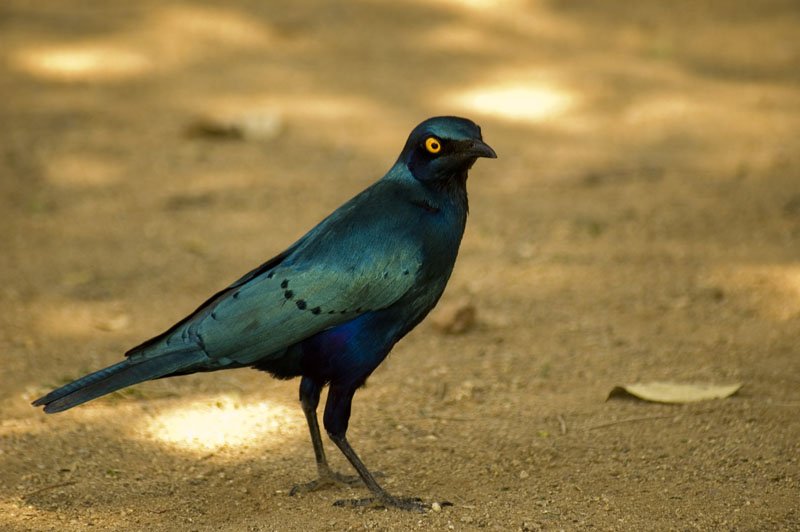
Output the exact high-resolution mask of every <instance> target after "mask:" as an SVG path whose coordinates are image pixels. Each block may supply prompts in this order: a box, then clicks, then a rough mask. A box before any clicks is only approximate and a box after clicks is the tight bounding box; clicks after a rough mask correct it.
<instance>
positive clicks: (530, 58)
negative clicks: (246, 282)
mask: <svg viewBox="0 0 800 532" xmlns="http://www.w3.org/2000/svg"><path fill="white" fill-rule="evenodd" d="M798 30H800V8H798V4H797V2H796V1H794V0H786V1H779V0H776V1H762V2H757V3H756V2H748V1H744V0H741V1H739V0H736V1H724V2H723V1H719V2H694V1H688V0H685V1H677V2H661V1H656V0H651V1H642V2H616V3H609V2H600V1H597V2H572V1H566V0H561V1H549V2H547V1H523V0H518V1H513V0H508V1H498V2H493V1H490V0H471V1H466V0H464V1H458V0H435V1H429V2H421V1H406V2H392V3H389V2H377V1H358V2H352V3H348V4H347V5H337V4H334V3H327V2H322V1H314V0H312V1H310V2H255V1H241V2H155V1H142V2H134V3H131V2H105V1H102V2H100V1H93V0H90V1H67V0H59V1H57V2H56V1H50V2H35V3H32V2H25V1H21V0H4V1H3V2H2V4H0V56H1V57H2V66H1V67H0V68H2V74H1V75H0V102H1V103H0V123H1V124H2V127H0V248H1V250H2V253H0V299H1V300H2V303H3V309H4V312H2V313H0V353H2V355H0V356H1V357H2V366H1V367H0V387H1V389H2V391H3V393H2V396H1V397H0V417H1V418H2V419H1V420H0V528H1V529H3V530H9V531H16V530H59V531H61V530H86V529H89V530H91V529H96V530H199V531H205V530H209V531H210V530H215V531H216V530H233V531H238V530H362V529H370V530H371V529H376V530H408V529H417V528H419V529H435V530H444V529H455V530H471V529H479V528H481V529H488V530H539V529H547V530H559V529H565V530H576V529H578V530H585V529H602V530H665V529H676V530H798V529H800V464H798V457H799V456H800V358H799V355H800V353H799V352H798V331H799V328H800V141H799V140H798V138H799V137H798V132H800V91H798V85H799V84H800V40H798V39H797V34H798ZM444 113H457V114H461V115H465V116H469V117H471V118H473V119H475V120H476V121H478V122H479V123H480V124H481V125H482V126H483V131H484V136H485V138H486V139H487V141H488V142H489V143H490V144H492V145H493V146H494V147H495V148H496V150H497V152H498V154H499V155H500V158H499V159H497V160H496V161H480V162H479V163H478V164H477V165H476V167H475V169H474V171H473V172H472V175H471V178H470V183H469V185H470V194H471V217H470V221H469V223H468V227H467V234H466V237H465V240H464V243H463V247H462V252H461V256H460V258H459V262H458V264H457V266H456V271H455V274H454V277H453V279H452V281H451V283H450V286H449V288H448V291H447V292H446V294H445V297H444V300H443V302H442V304H443V305H459V304H462V303H463V302H468V304H471V305H473V306H474V307H475V309H476V311H477V323H476V324H474V326H473V327H471V328H469V330H467V331H466V332H464V333H463V334H460V335H448V334H443V333H442V332H440V331H439V330H438V329H437V328H436V327H435V326H433V325H432V324H431V323H427V322H426V323H424V324H422V325H421V326H420V327H419V328H418V329H417V330H416V331H414V332H413V333H412V334H411V335H409V337H408V338H407V339H405V340H404V341H403V342H401V343H400V344H399V345H398V346H397V348H396V349H395V351H394V353H393V354H392V355H391V356H390V357H389V359H388V360H387V361H386V362H385V363H384V364H383V366H382V367H380V368H379V370H378V371H377V372H376V373H375V374H374V375H373V377H372V378H371V380H370V381H369V383H368V386H367V387H366V388H365V389H363V390H361V391H360V392H359V393H358V394H357V395H356V400H355V403H354V409H353V418H352V422H351V430H350V439H351V441H352V442H353V444H354V446H355V448H356V449H357V450H359V451H360V453H361V454H362V456H363V458H364V459H365V461H366V463H367V464H368V465H370V466H371V467H372V468H374V469H376V470H381V471H383V472H385V474H386V476H385V477H384V480H383V481H384V483H385V484H386V487H387V489H389V490H390V491H392V492H393V493H396V494H398V495H416V496H420V497H423V498H424V499H426V500H429V501H434V500H435V501H443V500H447V501H451V502H453V503H454V506H452V507H445V508H444V509H442V511H441V512H432V513H429V514H425V515H419V514H408V513H403V512H398V511H387V510H381V509H361V510H352V509H341V508H335V507H333V506H332V503H333V501H335V500H337V499H340V498H351V497H358V496H361V495H363V494H365V490H364V489H359V488H355V489H334V490H328V491H321V492H317V493H313V494H309V495H304V496H299V497H290V496H289V495H288V490H289V489H290V487H291V486H292V485H293V484H295V483H298V482H302V481H306V480H309V479H310V478H312V477H313V476H314V473H315V470H314V464H313V455H312V451H311V446H310V444H309V442H308V437H307V434H306V428H305V425H304V422H303V419H302V415H301V413H300V409H299V406H298V405H297V403H296V395H297V391H296V386H297V381H293V382H279V381H274V380H271V379H269V378H268V377H267V376H266V375H264V374H260V373H257V372H254V371H250V370H238V371H229V372H223V373H217V374H208V375H201V376H191V377H184V378H180V379H170V380H166V381H160V382H156V383H146V384H144V385H141V386H137V387H135V388H134V389H132V390H129V391H126V392H124V393H119V394H116V395H114V396H112V397H109V398H106V399H103V400H99V401H96V402H95V403H92V404H89V405H86V406H84V407H82V408H79V409H76V410H73V411H70V412H68V413H65V414H61V415H57V416H45V415H44V414H42V413H41V412H39V411H37V410H35V409H33V408H31V407H30V406H29V404H28V403H29V401H30V400H31V399H33V398H35V397H36V396H37V395H38V394H40V393H42V392H44V391H46V390H48V389H49V388H51V387H53V386H56V385H58V384H60V383H63V382H66V381H67V380H69V379H72V378H75V377H78V376H80V375H81V374H83V373H85V372H87V371H89V370H92V369H96V368H99V367H101V366H103V365H106V364H110V363H112V362H114V361H116V360H118V359H119V357H120V356H121V354H122V352H123V351H124V350H125V349H126V348H128V347H130V346H132V345H134V344H136V343H138V342H140V341H142V340H144V339H145V338H147V337H149V336H151V335H153V334H155V333H158V332H160V331H161V330H163V329H164V328H166V327H167V326H169V325H171V324H172V323H173V322H174V321H176V320H177V319H178V318H181V317H182V316H183V315H184V314H185V313H187V312H189V311H191V310H192V309H194V307H195V306H196V305H197V304H198V303H199V302H201V301H202V300H203V299H204V298H205V297H206V296H207V295H209V294H210V293H212V292H213V291H215V290H217V289H218V288H221V287H223V286H225V285H226V284H227V283H229V282H231V281H232V280H234V279H235V278H236V277H238V275H239V274H241V273H243V272H245V271H246V270H248V269H249V268H251V267H253V266H255V265H257V264H258V263H259V262H260V261H262V260H264V259H266V258H268V257H270V256H271V255H273V254H274V253H276V252H278V251H280V250H282V249H283V248H284V247H285V246H286V245H288V244H289V243H291V242H292V241H293V240H294V239H295V238H296V237H297V236H299V235H301V234H302V233H303V232H305V230H307V229H308V228H309V227H310V226H311V225H313V224H314V223H315V222H316V221H318V220H319V219H321V218H322V217H323V216H324V215H325V214H327V213H328V212H329V211H330V210H332V209H333V208H335V207H336V206H337V205H338V204H340V203H341V202H342V201H344V200H346V199H347V198H349V197H350V196H352V195H353V194H355V193H356V192H358V191H359V190H360V189H362V188H363V187H365V186H367V185H368V184H369V183H370V182H372V181H373V180H374V179H376V178H378V177H379V176H381V175H382V174H383V172H384V171H385V170H386V169H387V168H388V167H389V165H390V164H391V163H392V162H393V160H394V158H395V157H396V155H397V153H398V152H399V150H400V148H401V146H402V144H403V142H404V140H405V138H406V135H407V133H408V132H409V131H410V129H411V128H412V127H413V126H414V125H416V123H418V122H419V121H421V120H422V119H424V118H426V117H428V116H431V115H436V114H444ZM201 117H210V118H209V120H217V121H220V120H222V121H226V120H227V121H231V122H233V123H234V124H239V127H240V128H242V129H243V130H244V131H245V135H244V139H243V140H242V139H239V140H237V139H229V138H226V137H225V136H224V135H220V136H214V135H209V134H202V131H201V132H200V133H198V127H194V132H195V134H193V135H192V134H188V133H187V128H188V129H191V126H192V124H194V125H195V126H197V120H198V118H201ZM242 117H244V118H242ZM199 129H202V128H199ZM207 129H208V127H206V130H207ZM206 133H208V131H206ZM440 319H444V318H442V316H441V314H440ZM650 380H672V381H679V382H714V383H732V382H742V383H744V387H743V388H742V390H741V391H740V392H739V393H738V394H737V395H735V396H733V397H731V398H729V399H726V400H719V401H711V402H705V403H698V404H694V405H686V406H667V405H655V404H649V403H643V402H632V401H617V400H613V401H608V402H606V396H607V394H608V392H609V391H610V390H611V388H612V387H613V386H614V385H616V384H619V383H626V382H635V381H650ZM328 451H329V455H330V456H331V459H332V462H333V463H334V464H335V465H336V467H337V468H338V469H341V470H343V471H346V470H348V467H347V464H346V462H345V461H344V460H343V459H342V457H341V456H339V455H338V453H336V452H335V450H334V449H333V447H332V446H329V447H328Z"/></svg>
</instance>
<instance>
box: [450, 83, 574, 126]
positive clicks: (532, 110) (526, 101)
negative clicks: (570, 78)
mask: <svg viewBox="0 0 800 532" xmlns="http://www.w3.org/2000/svg"><path fill="white" fill-rule="evenodd" d="M451 99H452V101H454V102H455V104H456V105H457V106H458V107H460V108H462V109H464V110H465V111H468V112H472V113H478V114H481V115H485V116H490V117H494V118H499V119H501V120H506V121H510V122H526V123H539V122H544V121H547V120H551V119H555V118H558V117H560V116H561V115H563V114H565V113H566V112H567V111H569V110H571V109H572V108H573V107H574V105H575V96H574V95H573V94H572V93H571V92H570V91H568V90H566V89H564V88H563V87H560V86H559V85H557V84H555V83H550V82H548V81H545V80H540V81H527V82H515V81H508V82H500V83H497V84H492V85H485V86H480V87H476V88H473V89H468V90H466V91H464V92H461V93H457V94H455V95H448V100H451Z"/></svg>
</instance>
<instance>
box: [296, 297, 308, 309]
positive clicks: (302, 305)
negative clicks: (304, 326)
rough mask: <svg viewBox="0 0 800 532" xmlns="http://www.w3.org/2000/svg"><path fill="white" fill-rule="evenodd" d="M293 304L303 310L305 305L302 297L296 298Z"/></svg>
mask: <svg viewBox="0 0 800 532" xmlns="http://www.w3.org/2000/svg"><path fill="white" fill-rule="evenodd" d="M295 305H297V308H299V309H300V310H305V309H306V306H307V305H306V302H305V300H304V299H298V300H297V303H295Z"/></svg>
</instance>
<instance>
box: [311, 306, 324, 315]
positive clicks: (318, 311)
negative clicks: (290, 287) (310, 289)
mask: <svg viewBox="0 0 800 532" xmlns="http://www.w3.org/2000/svg"><path fill="white" fill-rule="evenodd" d="M320 312H322V309H321V308H319V307H314V308H312V309H311V314H319V313H320Z"/></svg>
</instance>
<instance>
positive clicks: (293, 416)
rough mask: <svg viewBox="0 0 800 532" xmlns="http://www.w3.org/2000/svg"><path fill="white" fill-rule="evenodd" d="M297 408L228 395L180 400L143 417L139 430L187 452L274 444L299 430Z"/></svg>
mask: <svg viewBox="0 0 800 532" xmlns="http://www.w3.org/2000/svg"><path fill="white" fill-rule="evenodd" d="M303 424H304V421H303V420H302V419H301V416H300V414H299V409H290V408H288V407H286V406H283V405H280V404H277V403H274V402H272V401H267V400H261V401H257V402H252V403H247V402H243V401H241V400H239V399H237V398H234V397H231V396H229V395H221V396H219V397H217V398H210V399H205V400H198V401H192V402H189V403H183V404H181V405H179V406H176V407H174V408H170V409H166V410H164V411H163V412H160V413H158V414H155V415H154V416H152V417H151V418H149V419H147V420H146V424H145V427H144V429H143V430H142V433H143V434H144V435H145V436H146V437H147V438H148V439H154V440H156V441H159V442H161V443H163V444H165V445H167V446H169V447H173V448H175V449H179V450H183V451H190V452H198V453H204V452H210V451H218V450H220V449H223V448H225V447H243V446H244V447H246V446H247V445H248V444H253V445H257V446H262V445H264V443H265V442H269V443H270V444H277V443H281V442H283V441H285V440H286V439H287V437H289V436H290V435H293V434H296V433H297V432H298V431H300V430H302V428H303Z"/></svg>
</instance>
